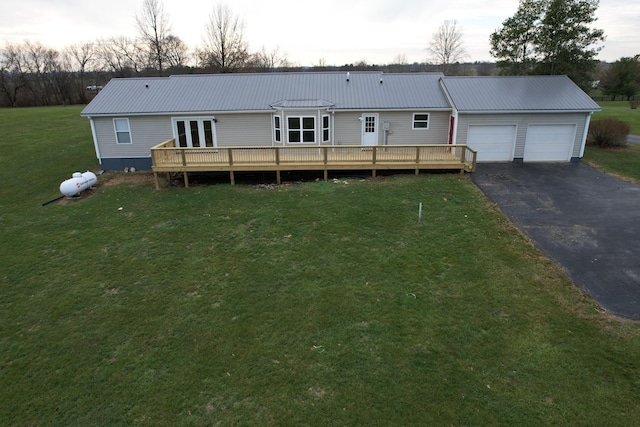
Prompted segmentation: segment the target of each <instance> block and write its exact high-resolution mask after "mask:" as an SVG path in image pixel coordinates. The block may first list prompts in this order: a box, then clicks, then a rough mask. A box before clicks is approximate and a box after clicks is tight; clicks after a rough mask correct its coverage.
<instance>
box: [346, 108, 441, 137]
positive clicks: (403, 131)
mask: <svg viewBox="0 0 640 427" xmlns="http://www.w3.org/2000/svg"><path fill="white" fill-rule="evenodd" d="M375 113H376V114H378V144H380V145H382V144H383V143H384V130H383V125H384V122H389V132H388V134H387V144H389V145H404V144H446V143H447V141H448V135H449V115H450V113H449V112H447V111H431V112H429V111H377V112H375ZM414 113H429V129H413V114H414ZM362 114H363V113H361V112H345V113H341V112H337V113H335V120H334V123H335V144H336V145H360V143H361V141H362V122H361V121H360V119H361V117H362Z"/></svg>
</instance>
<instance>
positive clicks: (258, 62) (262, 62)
mask: <svg viewBox="0 0 640 427" xmlns="http://www.w3.org/2000/svg"><path fill="white" fill-rule="evenodd" d="M252 61H253V63H254V66H255V67H256V68H257V69H259V70H261V71H274V70H276V69H278V68H283V67H289V66H290V65H291V64H290V62H289V59H288V58H287V54H286V53H283V52H280V46H276V48H275V49H273V50H272V51H270V52H267V51H266V49H265V47H264V46H262V50H261V51H260V52H258V53H255V54H254V55H253V57H252Z"/></svg>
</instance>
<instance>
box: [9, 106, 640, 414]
mask: <svg viewBox="0 0 640 427" xmlns="http://www.w3.org/2000/svg"><path fill="white" fill-rule="evenodd" d="M79 112H80V108H77V107H66V108H44V109H24V110H0V128H1V129H3V132H2V133H1V134H0V166H1V167H0V179H1V180H2V182H3V185H2V186H0V208H1V209H0V224H1V225H2V239H1V242H0V265H1V266H2V273H1V275H0V279H1V282H0V286H1V287H0V425H25V426H26V425H29V426H30V425H64V426H69V425H82V426H87V425H143V426H146V425H148V426H158V425H172V426H173V425H291V426H294V425H295V426H299V425H385V426H387V425H447V426H449V425H456V426H462V425H518V426H523V425H532V426H538V425H634V424H635V423H637V420H638V419H640V403H639V402H640V328H639V324H638V323H637V322H629V321H622V320H619V319H615V318H612V317H610V316H609V315H607V314H606V313H603V312H602V311H601V310H600V309H599V307H598V306H597V304H595V303H594V302H593V301H592V300H591V299H589V298H588V297H585V296H583V295H581V294H580V292H579V291H578V290H577V289H576V287H575V286H574V285H573V284H572V283H571V282H570V281H569V280H568V279H567V278H566V277H565V276H564V275H563V273H562V272H561V270H560V269H559V268H558V267H557V266H555V265H554V264H553V263H551V262H550V261H549V260H547V259H546V258H545V257H543V256H542V255H541V254H540V253H539V252H538V251H537V250H535V249H534V248H533V247H532V246H531V244H530V243H529V242H528V241H527V240H526V239H525V238H523V237H522V236H521V235H520V234H519V233H518V232H517V231H516V230H515V229H514V228H513V227H512V226H511V225H510V224H509V223H508V221H507V220H506V219H505V218H504V217H503V216H502V215H501V214H500V213H499V212H498V211H497V210H496V209H495V207H494V206H493V205H492V204H491V203H489V202H488V201H487V200H486V199H485V198H484V197H483V195H482V194H481V193H480V192H479V190H478V189H477V188H476V187H475V186H474V185H473V184H472V183H471V182H470V180H469V179H468V177H467V176H460V175H458V174H451V175H446V174H434V175H427V174H424V175H421V176H419V177H414V176H412V175H401V176H397V177H387V178H378V179H368V180H360V179H349V180H340V181H338V183H334V182H328V183H324V182H318V183H305V184H296V185H286V186H281V187H276V188H274V189H265V188H257V187H255V186H250V185H245V186H241V185H238V186H230V185H227V184H222V185H210V186H194V187H192V188H190V189H184V188H170V189H164V190H161V191H155V190H154V189H153V186H152V184H151V183H150V182H149V181H148V180H146V178H147V176H145V175H137V178H138V179H134V180H125V179H124V178H127V177H130V175H124V174H105V175H101V176H99V177H98V179H99V185H98V187H97V189H96V190H95V191H93V192H92V193H91V195H90V197H88V196H89V194H87V195H85V196H83V197H82V199H81V200H78V201H75V202H64V203H53V204H50V205H48V206H44V207H43V206H41V204H42V202H45V201H47V200H49V199H51V198H52V197H55V196H56V195H57V188H58V185H59V183H60V182H61V181H62V180H64V179H66V178H67V177H68V176H70V174H71V173H72V172H74V171H83V170H84V169H87V168H90V169H92V170H94V171H95V170H97V169H98V165H97V162H96V160H95V156H94V154H93V146H92V141H91V133H90V129H89V124H88V122H87V121H86V120H85V119H81V118H80V117H78V114H79ZM118 182H120V184H118ZM420 202H422V203H423V205H424V208H425V209H424V216H423V221H422V223H421V224H417V213H418V204H419V203H420Z"/></svg>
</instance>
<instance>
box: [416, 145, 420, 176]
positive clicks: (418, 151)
mask: <svg viewBox="0 0 640 427" xmlns="http://www.w3.org/2000/svg"><path fill="white" fill-rule="evenodd" d="M419 174H420V147H416V176H417V175H419Z"/></svg>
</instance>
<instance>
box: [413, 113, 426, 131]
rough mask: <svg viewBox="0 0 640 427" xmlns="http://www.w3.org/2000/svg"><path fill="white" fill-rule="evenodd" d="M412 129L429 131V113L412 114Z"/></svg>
mask: <svg viewBox="0 0 640 427" xmlns="http://www.w3.org/2000/svg"><path fill="white" fill-rule="evenodd" d="M413 129H429V113H413Z"/></svg>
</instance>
